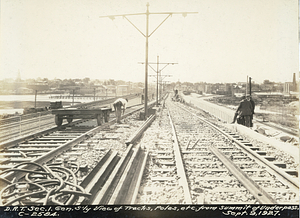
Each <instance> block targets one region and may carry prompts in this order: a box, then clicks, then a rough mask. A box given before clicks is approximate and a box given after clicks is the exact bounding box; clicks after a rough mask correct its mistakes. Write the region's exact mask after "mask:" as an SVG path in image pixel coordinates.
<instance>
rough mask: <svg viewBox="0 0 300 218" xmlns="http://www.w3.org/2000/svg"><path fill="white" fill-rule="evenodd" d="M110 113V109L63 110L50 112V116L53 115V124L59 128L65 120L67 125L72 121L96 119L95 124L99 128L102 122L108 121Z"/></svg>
mask: <svg viewBox="0 0 300 218" xmlns="http://www.w3.org/2000/svg"><path fill="white" fill-rule="evenodd" d="M111 111H112V109H111V108H108V107H103V108H97V109H74V108H63V109H57V110H52V114H54V115H55V124H56V125H57V126H61V125H62V123H63V120H64V119H66V120H67V121H68V123H71V122H72V121H73V119H97V124H98V126H100V125H101V124H102V123H103V121H104V122H108V121H109V114H110V112H111Z"/></svg>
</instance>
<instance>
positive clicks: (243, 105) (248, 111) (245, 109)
mask: <svg viewBox="0 0 300 218" xmlns="http://www.w3.org/2000/svg"><path fill="white" fill-rule="evenodd" d="M248 99H249V96H247V99H246V97H245V96H243V100H242V101H241V102H240V105H239V106H238V108H237V110H236V113H237V114H239V115H240V116H242V117H243V118H244V122H245V123H244V125H245V126H247V127H250V122H251V121H250V118H251V115H252V111H253V109H252V105H251V103H250V101H249V100H248Z"/></svg>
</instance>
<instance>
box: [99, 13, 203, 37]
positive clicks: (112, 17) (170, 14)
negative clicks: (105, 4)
mask: <svg viewBox="0 0 300 218" xmlns="http://www.w3.org/2000/svg"><path fill="white" fill-rule="evenodd" d="M197 13H198V12H154V13H153V12H151V13H150V12H148V13H147V12H146V13H135V14H116V15H108V16H99V18H105V17H108V18H110V19H111V20H114V19H115V17H123V18H125V19H126V20H127V21H128V22H129V23H130V24H131V25H132V26H134V28H135V29H137V31H139V32H140V33H141V34H142V35H143V36H144V37H150V36H151V35H152V34H153V33H154V32H155V31H156V30H157V29H158V28H159V27H160V26H161V25H162V24H163V23H164V22H165V21H166V20H167V19H168V18H169V17H171V16H172V15H173V14H182V16H184V17H186V16H187V14H197ZM151 14H166V15H168V16H167V17H166V18H165V19H164V20H163V21H162V22H161V23H160V24H159V25H158V26H157V27H156V28H155V29H154V30H153V31H152V33H150V35H148V36H146V34H144V33H143V32H142V31H141V30H140V29H139V28H138V27H137V26H136V25H135V24H134V23H133V22H131V21H130V20H129V19H128V18H127V16H133V15H148V16H149V15H151Z"/></svg>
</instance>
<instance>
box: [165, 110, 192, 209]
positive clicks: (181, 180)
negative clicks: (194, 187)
mask: <svg viewBox="0 0 300 218" xmlns="http://www.w3.org/2000/svg"><path fill="white" fill-rule="evenodd" d="M168 116H169V120H170V124H171V126H172V133H173V139H174V142H173V149H174V155H175V160H176V161H175V162H176V168H177V175H178V176H179V184H180V185H181V186H182V188H183V192H184V198H185V199H184V200H185V203H186V204H191V203H192V197H191V193H190V190H189V184H188V181H187V176H186V173H185V169H184V166H183V160H182V154H181V151H180V147H179V143H178V138H177V133H176V130H175V126H174V123H173V120H172V118H171V114H170V111H169V109H168Z"/></svg>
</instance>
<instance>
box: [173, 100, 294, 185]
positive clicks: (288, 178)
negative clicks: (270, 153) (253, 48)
mask: <svg viewBox="0 0 300 218" xmlns="http://www.w3.org/2000/svg"><path fill="white" fill-rule="evenodd" d="M178 107H180V108H182V109H183V110H185V111H186V112H188V113H190V114H192V115H193V116H195V117H197V118H198V119H200V120H202V121H203V122H205V123H206V124H208V125H209V126H211V127H213V128H214V129H216V130H217V131H219V132H220V133H222V134H223V135H224V136H226V137H227V138H229V139H230V140H231V141H232V142H235V143H236V144H237V145H238V146H239V147H240V148H242V149H243V150H244V151H246V152H247V153H248V154H250V155H251V156H253V157H255V159H256V160H258V161H259V162H261V163H263V164H264V165H265V166H267V167H268V168H269V169H270V170H272V171H273V172H274V173H275V174H276V175H278V176H280V178H281V179H283V180H284V181H286V182H287V183H289V184H290V185H291V186H292V187H295V188H298V189H299V181H298V180H295V179H294V178H293V177H291V176H290V175H288V174H287V173H286V172H285V171H284V170H282V169H280V168H279V167H277V166H276V165H274V164H272V163H271V162H270V161H268V160H267V159H265V158H263V157H262V156H260V155H259V154H258V153H256V152H254V151H253V150H251V149H250V148H248V147H246V146H245V145H244V144H243V143H242V142H241V141H239V140H238V139H236V138H234V137H232V136H231V135H229V134H227V133H226V132H224V131H223V130H222V129H220V128H219V127H217V126H215V125H214V124H213V123H210V122H209V121H207V120H205V119H204V118H202V117H199V116H198V115H196V114H195V113H193V112H191V111H189V110H187V109H185V108H183V107H182V106H179V105H178Z"/></svg>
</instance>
